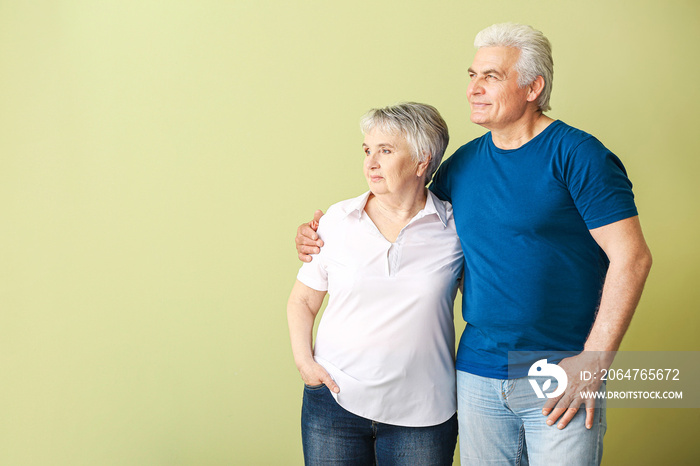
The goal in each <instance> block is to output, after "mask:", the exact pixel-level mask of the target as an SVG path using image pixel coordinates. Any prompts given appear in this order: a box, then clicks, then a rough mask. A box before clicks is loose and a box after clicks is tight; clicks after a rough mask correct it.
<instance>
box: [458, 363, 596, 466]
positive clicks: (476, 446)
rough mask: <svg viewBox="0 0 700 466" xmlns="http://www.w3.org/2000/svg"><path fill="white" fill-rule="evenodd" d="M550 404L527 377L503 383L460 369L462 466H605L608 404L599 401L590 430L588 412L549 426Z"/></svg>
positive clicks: (459, 400) (580, 410) (581, 412)
mask: <svg viewBox="0 0 700 466" xmlns="http://www.w3.org/2000/svg"><path fill="white" fill-rule="evenodd" d="M555 384H556V382H555ZM552 388H555V387H552ZM544 403H545V400H544V399H540V398H537V396H536V395H535V392H534V390H533V388H532V386H531V385H530V383H529V381H528V378H527V377H523V378H520V379H512V380H499V379H490V378H486V377H479V376H478V375H474V374H469V373H466V372H462V371H457V412H458V413H459V437H460V438H459V449H460V457H461V461H462V464H463V465H480V464H488V465H489V466H496V465H526V464H530V465H532V466H540V465H550V464H566V465H567V466H568V465H598V464H600V461H601V459H602V456H603V435H604V434H605V430H606V427H607V424H606V420H605V400H604V399H599V400H596V410H595V417H594V420H593V427H592V428H591V429H590V430H589V429H586V426H585V423H584V421H585V418H586V410H585V409H583V408H581V409H579V411H578V412H577V413H576V416H574V418H573V419H572V420H571V421H570V422H569V424H568V425H567V426H566V427H565V428H564V429H562V430H559V429H558V428H557V427H556V424H554V425H553V426H548V425H547V424H546V423H545V421H546V420H547V417H546V416H544V415H542V406H543V405H544ZM528 461H529V463H528Z"/></svg>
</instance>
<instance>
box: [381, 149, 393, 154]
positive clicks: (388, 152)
mask: <svg viewBox="0 0 700 466" xmlns="http://www.w3.org/2000/svg"><path fill="white" fill-rule="evenodd" d="M382 152H383V153H384V154H391V151H390V150H389V149H384V150H383V151H382Z"/></svg>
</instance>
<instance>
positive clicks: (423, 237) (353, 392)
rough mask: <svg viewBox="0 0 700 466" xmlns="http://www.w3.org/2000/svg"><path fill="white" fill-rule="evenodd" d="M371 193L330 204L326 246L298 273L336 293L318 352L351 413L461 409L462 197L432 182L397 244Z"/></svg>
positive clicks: (428, 420)
mask: <svg viewBox="0 0 700 466" xmlns="http://www.w3.org/2000/svg"><path fill="white" fill-rule="evenodd" d="M368 197H369V191H368V192H366V193H365V194H363V195H362V196H360V197H357V198H355V199H349V200H346V201H342V202H339V203H337V204H334V205H333V206H331V207H330V208H329V209H328V212H327V213H326V215H324V216H323V217H322V218H321V221H320V224H319V228H318V234H319V236H320V237H321V238H322V239H323V241H324V243H325V245H324V247H323V248H321V252H320V253H319V254H317V255H314V258H313V261H312V262H309V263H305V264H304V265H302V267H301V270H299V274H298V275H297V279H298V280H299V281H301V282H302V283H304V284H305V285H306V286H309V287H311V288H313V289H315V290H319V291H326V290H327V291H328V295H329V299H328V306H327V307H326V310H325V311H324V313H323V316H322V318H321V322H320V324H319V327H318V333H317V336H316V344H315V348H314V357H315V359H316V362H318V363H319V364H321V365H322V366H323V367H324V368H325V369H326V370H327V371H328V372H329V373H330V375H331V377H333V379H334V380H335V381H336V383H337V384H338V386H339V387H340V393H339V394H338V395H334V396H335V399H336V400H337V402H338V403H339V404H340V405H341V406H342V407H343V408H345V409H346V410H348V411H350V412H351V413H354V414H357V415H358V416H362V417H364V418H367V419H371V420H373V421H377V422H383V423H387V424H394V425H400V426H410V427H418V426H432V425H437V424H440V423H442V422H445V421H446V420H448V419H449V418H450V417H452V415H453V414H454V413H455V411H456V409H457V405H456V393H455V392H456V389H455V368H454V354H455V341H454V339H455V332H454V321H453V312H452V308H453V303H454V298H455V295H456V293H457V281H458V279H459V278H460V276H461V274H462V264H463V259H462V248H461V246H460V243H459V238H458V237H457V232H456V230H455V225H454V219H453V217H452V206H451V205H450V204H449V203H447V202H443V201H441V200H439V199H438V198H437V197H436V196H435V195H434V194H433V193H431V192H430V191H428V198H427V201H426V204H425V208H424V209H423V210H421V211H420V212H418V213H417V214H416V216H415V217H413V219H412V220H411V221H410V222H409V223H408V225H406V226H405V227H404V228H403V230H401V233H400V234H399V236H398V238H397V239H396V242H394V243H390V242H389V241H388V240H387V239H386V238H384V236H382V234H381V233H380V232H379V230H378V229H377V227H376V226H375V225H374V223H373V222H372V220H370V218H369V216H367V213H366V212H365V211H364V207H365V204H366V203H367V199H368Z"/></svg>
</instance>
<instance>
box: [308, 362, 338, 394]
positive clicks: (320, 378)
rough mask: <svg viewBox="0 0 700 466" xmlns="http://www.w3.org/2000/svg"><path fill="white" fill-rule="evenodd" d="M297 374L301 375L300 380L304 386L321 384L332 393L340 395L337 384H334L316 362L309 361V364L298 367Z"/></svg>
mask: <svg viewBox="0 0 700 466" xmlns="http://www.w3.org/2000/svg"><path fill="white" fill-rule="evenodd" d="M299 373H300V374H301V379H302V380H303V381H304V383H305V384H306V385H320V384H323V385H325V386H326V387H328V389H329V390H330V391H332V392H333V393H340V387H338V384H336V383H335V381H334V380H333V378H331V376H330V374H329V373H328V372H327V371H326V369H324V368H323V366H322V365H320V364H319V363H317V362H316V361H310V362H309V363H307V364H305V365H303V366H300V367H299Z"/></svg>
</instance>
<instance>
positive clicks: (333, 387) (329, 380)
mask: <svg viewBox="0 0 700 466" xmlns="http://www.w3.org/2000/svg"><path fill="white" fill-rule="evenodd" d="M321 381H322V382H323V384H324V385H325V386H326V387H328V389H329V390H330V391H332V392H333V393H340V387H339V386H338V384H337V383H335V380H333V379H332V378H331V376H330V375H328V373H327V372H326V376H325V377H323V378H322V379H321Z"/></svg>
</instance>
